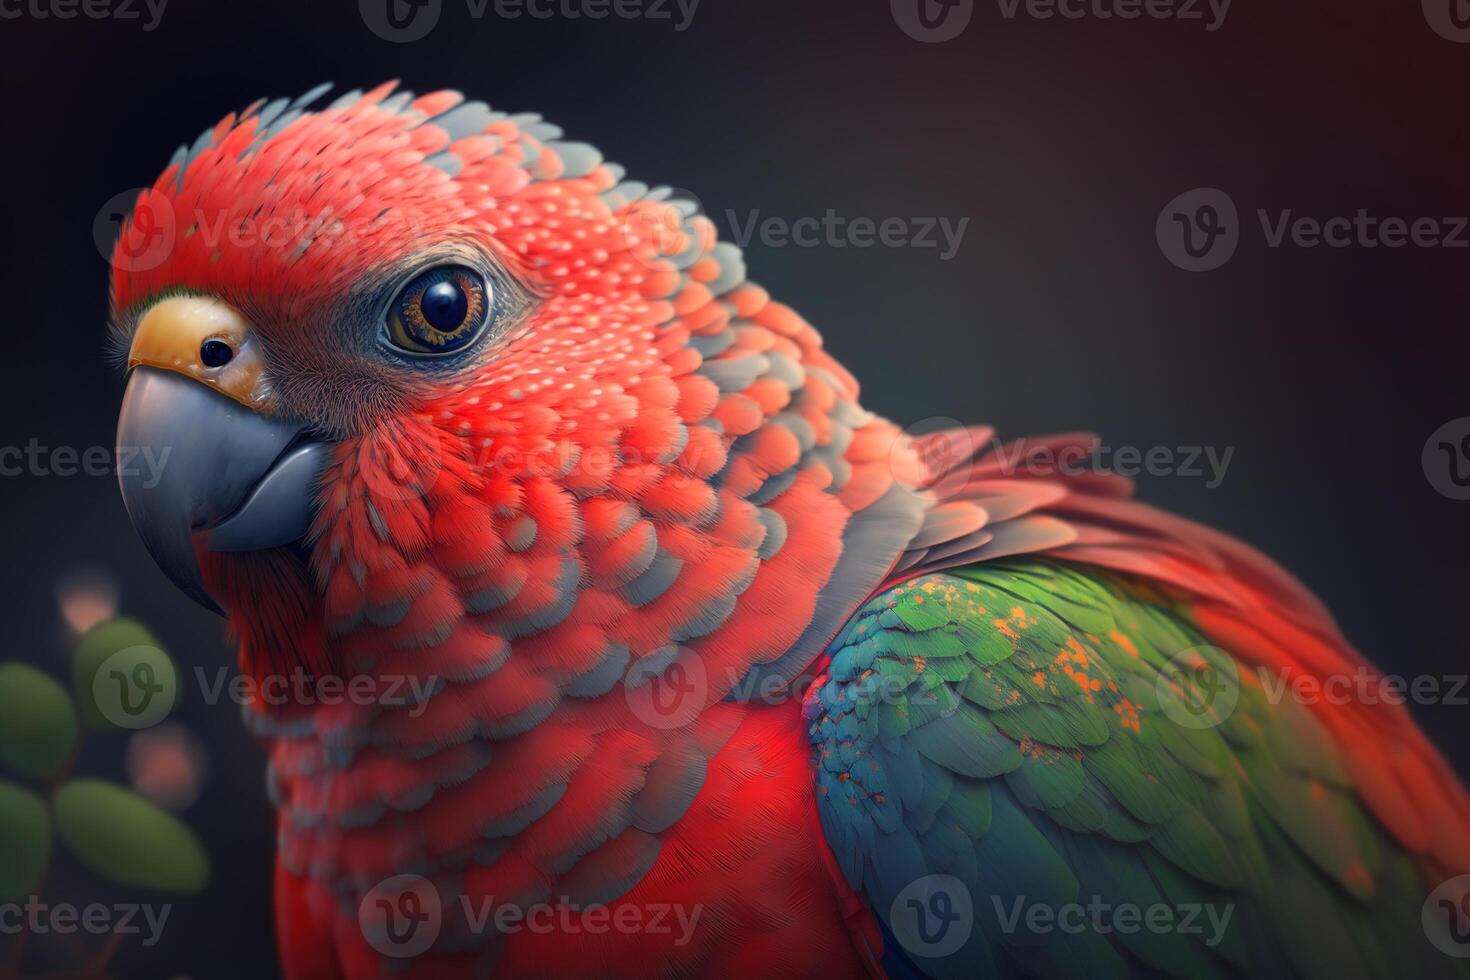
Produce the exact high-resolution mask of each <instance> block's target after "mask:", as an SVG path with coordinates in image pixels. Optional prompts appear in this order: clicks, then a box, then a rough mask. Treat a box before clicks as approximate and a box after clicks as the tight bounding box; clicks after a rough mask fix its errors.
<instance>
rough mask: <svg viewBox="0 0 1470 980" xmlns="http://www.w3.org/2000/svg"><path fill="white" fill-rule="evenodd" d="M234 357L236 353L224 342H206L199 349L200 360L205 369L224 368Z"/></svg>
mask: <svg viewBox="0 0 1470 980" xmlns="http://www.w3.org/2000/svg"><path fill="white" fill-rule="evenodd" d="M234 356H235V352H234V351H232V350H230V345H229V344H227V343H225V342H224V341H223V340H206V341H205V342H204V343H203V344H201V345H200V347H199V359H200V360H201V361H203V362H204V366H205V367H212V368H213V367H224V366H225V365H226V364H228V363H230V358H232V357H234Z"/></svg>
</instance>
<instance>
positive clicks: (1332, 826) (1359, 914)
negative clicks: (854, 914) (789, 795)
mask: <svg viewBox="0 0 1470 980" xmlns="http://www.w3.org/2000/svg"><path fill="white" fill-rule="evenodd" d="M829 652H830V654H831V662H830V666H829V668H828V671H827V674H826V675H825V676H824V677H823V678H822V679H821V681H820V682H819V684H818V685H817V686H816V687H815V688H814V689H813V691H812V692H811V693H810V695H809V696H808V700H807V717H808V719H809V720H810V723H811V728H810V737H811V740H812V743H813V746H814V749H815V753H816V755H815V769H816V773H817V777H816V781H817V793H818V800H819V812H820V813H821V817H822V821H823V825H824V828H825V830H826V834H827V838H828V841H829V842H830V843H831V845H832V848H833V852H834V854H835V855H836V857H837V860H838V863H839V865H840V866H841V867H842V868H843V870H844V872H845V874H846V875H847V877H848V879H849V881H850V883H851V884H852V885H853V886H854V887H855V888H857V889H858V890H859V891H861V892H862V893H863V894H864V895H865V897H866V898H867V900H868V901H869V902H870V904H871V907H872V909H873V911H874V913H875V914H876V916H877V917H878V919H879V920H880V922H881V923H882V924H883V927H884V931H885V935H886V939H887V949H886V950H885V955H884V965H885V967H886V968H887V969H888V970H889V972H890V973H891V974H892V975H894V976H922V975H928V976H935V977H971V976H976V975H985V976H1070V975H1082V974H1086V975H1088V976H1089V977H1093V976H1107V975H1114V976H1140V975H1142V976H1147V975H1162V976H1177V977H1190V978H1194V977H1226V976H1237V975H1243V974H1248V975H1251V976H1271V975H1281V976H1308V977H1317V976H1388V975H1390V974H1394V975H1397V974H1407V975H1411V976H1416V977H1417V976H1424V977H1429V976H1466V975H1470V960H1457V959H1452V958H1450V957H1448V956H1446V955H1445V954H1443V953H1441V952H1440V951H1439V950H1438V949H1436V948H1435V947H1434V946H1433V945H1432V944H1431V943H1430V941H1429V939H1428V938H1427V937H1426V935H1425V932H1424V930H1423V928H1422V926H1421V924H1420V909H1421V906H1422V905H1423V903H1424V901H1425V898H1426V897H1427V895H1428V893H1429V891H1430V889H1431V888H1432V887H1433V886H1434V884H1435V882H1433V881H1426V880H1425V879H1424V877H1423V875H1422V874H1421V871H1420V869H1419V868H1418V867H1417V866H1416V864H1415V862H1414V860H1413V859H1412V858H1411V857H1410V856H1409V855H1407V854H1405V853H1404V852H1403V850H1402V849H1401V848H1400V847H1399V846H1398V845H1397V844H1396V843H1395V841H1394V840H1393V839H1392V838H1391V836H1389V835H1388V834H1387V833H1386V832H1385V830H1384V829H1383V828H1382V827H1381V826H1380V825H1379V824H1378V823H1377V822H1376V821H1375V820H1374V819H1373V818H1372V817H1371V816H1370V815H1369V814H1368V812H1367V811H1366V810H1365V808H1364V807H1363V805H1362V804H1361V802H1360V801H1359V799H1358V798H1357V796H1356V795H1355V794H1354V791H1353V787H1352V784H1351V781H1350V779H1349V778H1348V776H1347V775H1346V773H1345V771H1344V767H1343V765H1342V760H1341V758H1340V752H1341V750H1340V749H1339V747H1338V746H1337V745H1336V744H1335V743H1334V742H1333V740H1332V738H1331V737H1330V735H1329V734H1328V732H1327V730H1326V729H1325V728H1324V727H1323V726H1322V725H1321V724H1320V723H1319V722H1318V721H1317V720H1316V719H1315V718H1314V717H1313V715H1312V713H1311V711H1310V710H1309V709H1307V708H1305V707H1303V706H1301V705H1299V704H1296V703H1294V702H1293V701H1291V700H1290V699H1289V698H1285V699H1279V700H1275V701H1273V700H1272V699H1271V698H1269V697H1268V692H1267V690H1266V689H1265V688H1264V687H1263V686H1262V685H1261V684H1260V683H1259V681H1258V680H1257V679H1255V678H1254V677H1252V676H1251V675H1250V674H1249V673H1247V672H1243V671H1240V670H1239V668H1238V667H1237V665H1236V663H1235V661H1234V660H1233V658H1232V657H1231V656H1230V654H1229V653H1228V652H1226V651H1223V650H1219V649H1217V648H1214V647H1211V646H1210V645H1209V643H1208V641H1207V640H1206V638H1205V637H1204V636H1203V635H1201V633H1200V632H1199V631H1197V630H1196V629H1195V628H1193V627H1192V626H1191V625H1190V614H1189V609H1188V608H1187V607H1186V606H1184V605H1181V604H1179V603H1178V602H1175V601H1173V600H1171V599H1169V598H1167V597H1165V596H1164V595H1162V594H1160V593H1158V592H1156V591H1153V590H1151V589H1149V588H1148V587H1146V586H1143V585H1140V584H1139V583H1137V582H1135V581H1133V580H1129V579H1125V578H1122V577H1119V576H1114V575H1112V574H1110V573H1106V572H1103V571H1100V570H1094V569H1090V568H1089V569H1083V568H1081V567H1075V566H1067V565H1064V564H1060V563H1055V562H1048V561H1045V560H1039V559H1026V560H1011V561H1003V562H987V563H983V564H978V565H973V566H969V567H965V568H961V569H957V570H954V571H951V572H948V573H944V574H933V575H926V576H923V577H920V578H917V579H913V580H910V581H908V582H905V583H903V584H901V585H898V586H896V587H894V588H892V589H890V590H888V591H886V592H884V593H883V594H881V595H879V596H877V597H875V598H874V599H873V600H871V601H870V602H869V603H867V604H866V605H865V606H864V607H863V608H862V609H861V610H860V611H859V612H858V613H857V615H855V616H854V617H853V618H852V620H851V621H850V622H849V623H848V624H847V626H846V627H845V628H844V630H843V632H842V634H841V635H840V636H839V637H838V639H837V640H836V641H835V642H834V643H833V645H832V647H831V648H830V650H829ZM1181 665H1183V666H1184V667H1185V669H1186V671H1189V670H1194V671H1196V674H1195V675H1194V676H1203V677H1214V678H1216V679H1217V681H1218V683H1223V684H1227V685H1228V684H1229V683H1230V682H1231V679H1232V678H1234V679H1235V682H1234V684H1233V695H1232V696H1227V695H1223V694H1222V695H1221V697H1220V702H1219V703H1210V704H1206V703H1204V702H1202V701H1199V700H1194V701H1191V700H1189V699H1188V695H1190V694H1192V693H1197V692H1192V691H1187V690H1184V689H1183V688H1184V687H1185V686H1188V685H1189V684H1190V683H1191V681H1190V680H1189V677H1190V676H1191V675H1189V674H1188V673H1186V674H1184V675H1180V674H1179V672H1178V668H1179V667H1180V666H1181ZM1200 671H1203V672H1204V673H1202V674H1201V673H1198V672H1200ZM1217 686H1218V684H1217ZM1226 702H1230V703H1226ZM1181 712H1184V713H1181ZM935 876H945V877H935ZM956 879H958V881H959V882H960V885H959V889H960V890H961V891H963V892H964V894H963V896H956V895H952V894H949V893H948V892H947V891H946V893H945V895H944V902H943V903H942V904H933V903H934V901H935V899H934V897H933V895H932V894H931V892H932V891H933V890H934V889H935V888H936V887H938V888H939V890H941V891H943V890H946V889H948V890H953V889H954V888H955V886H954V885H953V884H952V883H953V881H954V880H956ZM916 882H919V883H920V884H918V885H916V884H915V883H916ZM925 882H927V883H928V884H924V883H925ZM934 882H941V885H940V886H936V885H935V884H934ZM915 888H919V889H920V891H919V892H915V890H914V889H915ZM914 895H917V896H918V898H917V899H915V898H914V897H913V896H914ZM1089 903H1091V907H1092V908H1094V909H1101V910H1104V911H1099V912H1097V913H1096V914H1094V913H1091V912H1087V913H1086V917H1085V918H1083V919H1081V920H1079V919H1078V918H1077V916H1078V915H1079V914H1081V913H1080V912H1077V911H1070V910H1068V908H1069V907H1072V908H1075V907H1077V906H1080V907H1081V909H1082V911H1084V912H1085V911H1086V910H1087V909H1088V908H1089ZM1035 908H1040V909H1041V910H1042V911H1041V912H1039V913H1038V912H1033V911H1032V910H1033V909H1035ZM1125 908H1134V909H1137V910H1139V913H1140V914H1142V915H1147V914H1150V910H1155V911H1153V912H1152V914H1153V915H1154V916H1155V918H1154V919H1153V923H1154V924H1153V925H1149V924H1148V923H1147V922H1145V923H1143V924H1141V925H1140V926H1139V927H1138V928H1135V929H1127V928H1125V926H1126V925H1127V922H1126V921H1123V920H1115V919H1114V918H1113V916H1114V915H1116V914H1118V913H1120V912H1121V913H1122V914H1124V915H1131V914H1132V913H1128V912H1123V910H1124V909H1125ZM1191 910H1193V911H1191ZM1166 911H1167V912H1169V913H1170V914H1172V916H1173V918H1172V920H1171V924H1167V925H1164V924H1163V923H1165V915H1166ZM931 912H932V913H933V914H934V916H935V918H934V920H933V922H929V923H927V924H928V925H942V924H943V922H942V920H943V919H944V916H945V914H946V913H951V914H950V918H951V919H953V920H954V921H955V922H956V923H957V924H956V925H955V928H957V929H959V930H961V931H962V932H963V933H964V935H963V936H962V937H960V938H962V939H963V942H962V944H961V945H960V946H959V947H958V948H956V949H949V948H946V947H945V946H944V945H943V943H942V942H939V941H936V940H935V938H934V937H935V935H937V934H938V930H928V929H923V930H921V932H920V934H919V935H917V936H916V934H915V930H916V929H918V928H920V927H921V926H923V925H924V924H925V923H921V922H920V921H919V918H918V917H925V916H928V915H929V914H930V913H931ZM962 913H963V915H964V917H963V919H962V920H961V919H959V918H956V917H959V916H961V914H962ZM1028 914H1030V915H1040V916H1042V917H1041V918H1035V919H1028V918H1027V915H1028ZM1057 914H1065V915H1068V916H1071V918H1069V919H1068V921H1067V923H1066V925H1067V926H1068V928H1062V925H1061V924H1060V921H1059V920H1058V921H1057V922H1052V923H1051V924H1050V925H1049V926H1048V922H1051V920H1050V919H1049V918H1047V916H1055V915H1057ZM1191 915H1192V916H1193V918H1192V919H1191V921H1190V922H1189V923H1188V924H1187V925H1186V924H1184V923H1183V922H1182V921H1181V920H1182V918H1183V917H1185V916H1191ZM1079 921H1081V922H1082V923H1083V928H1080V929H1078V928H1076V926H1077V924H1078V922H1079ZM1110 922H1113V923H1114V926H1113V927H1108V923H1110ZM1098 923H1101V924H1103V926H1104V928H1098V927H1097V924H1098ZM946 938H948V937H946ZM949 941H950V942H951V945H953V941H952V940H949Z"/></svg>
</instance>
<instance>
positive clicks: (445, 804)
mask: <svg viewBox="0 0 1470 980" xmlns="http://www.w3.org/2000/svg"><path fill="white" fill-rule="evenodd" d="M332 92H333V89H332V87H331V86H327V85H324V86H319V87H318V88H316V89H313V90H312V91H310V92H308V93H306V94H305V95H303V96H301V97H300V98H296V99H278V100H275V101H266V100H261V101H259V102H257V103H255V104H253V105H251V106H250V107H248V108H246V109H245V110H243V111H241V112H239V113H237V114H230V115H227V116H225V117H224V118H223V119H222V120H221V121H220V122H218V123H217V124H216V125H214V126H212V127H211V128H209V129H207V130H205V131H204V132H203V133H202V134H201V135H200V136H199V137H198V138H197V139H196V140H195V141H194V142H192V143H191V144H188V145H186V146H184V147H181V148H180V149H179V150H178V152H177V153H176V154H175V155H174V157H173V158H172V160H171V161H170V162H169V163H168V165H167V167H166V168H165V169H164V170H163V172H162V173H161V175H159V176H158V178H157V179H156V181H155V182H154V183H152V184H151V185H149V186H147V187H145V188H144V189H142V190H141V192H140V193H139V195H138V198H137V200H136V202H135V203H134V204H133V205H132V208H131V210H130V212H129V214H128V216H127V217H126V218H125V219H124V220H122V221H120V222H119V228H118V234H117V240H116V244H115V245H114V247H113V251H112V253H111V260H110V273H109V277H110V289H109V295H110V334H111V338H112V344H113V346H114V348H115V350H116V352H117V354H118V357H119V358H120V361H121V363H120V370H121V371H122V373H123V375H124V377H125V390H124V393H123V395H122V401H121V407H120V410H119V416H118V426H117V440H118V444H119V446H120V447H121V446H127V447H152V448H153V449H154V450H155V451H160V452H161V451H163V450H164V449H167V451H168V452H169V456H168V457H167V459H168V463H167V465H166V467H164V469H163V471H162V473H161V475H160V476H159V477H158V478H157V479H156V480H144V479H142V478H141V477H139V476H137V475H134V474H128V473H122V474H120V476H119V483H120V489H121V493H122V498H123V502H124V505H125V508H126V511H127V514H128V517H129V519H130V521H131V523H132V524H133V526H134V527H135V528H136V531H137V533H138V535H139V537H140V538H141V540H142V542H143V544H144V545H145V546H146V548H147V550H148V552H149V553H150V555H151V556H152V558H153V560H154V561H155V563H156V564H157V565H158V566H159V568H160V569H161V570H162V571H163V572H164V573H165V574H166V575H167V576H168V578H169V579H171V580H172V582H173V583H175V584H176V585H177V587H178V589H179V590H180V591H182V592H183V593H184V594H185V595H186V596H188V597H189V598H192V599H193V600H195V601H197V602H198V603H200V604H202V605H204V606H205V607H206V608H208V609H210V610H212V611H214V612H216V613H218V614H220V615H221V616H222V617H223V618H224V620H225V621H226V623H227V631H228V634H229V636H230V639H231V643H232V644H233V645H234V646H236V647H237V649H238V669H239V672H240V676H241V678H242V679H243V680H245V681H247V682H251V686H250V691H251V692H252V693H251V696H250V697H248V698H245V699H244V702H245V703H244V704H243V706H242V709H241V713H242V715H243V717H244V719H245V724H246V725H247V726H248V728H249V730H250V732H251V733H252V735H253V736H254V737H255V738H257V739H258V740H259V742H260V744H261V746H262V748H263V754H264V756H265V763H266V765H265V768H266V774H265V784H266V790H267V792H268V795H269V798H270V800H271V802H272V804H273V807H274V812H275V830H276V849H275V850H276V857H275V867H274V870H273V872H272V874H273V896H274V897H273V902H274V906H275V908H274V917H275V922H276V929H275V932H276V935H275V937H274V939H275V943H276V946H277V951H278V956H279V959H280V964H281V969H282V972H283V974H284V975H285V976H286V977H289V978H358V977H384V976H393V977H405V978H418V977H515V976H538V977H577V976H616V977H669V978H694V977H723V976H767V977H810V976H820V977H873V978H879V977H889V978H919V977H933V978H959V977H987V978H988V977H996V978H1012V977H1073V976H1084V975H1085V976H1088V977H1163V976H1170V977H1185V978H1191V980H1193V978H1216V977H1220V978H1223V977H1233V976H1246V975H1249V976H1262V977H1318V976H1351V977H1358V976H1372V977H1387V976H1395V975H1399V974H1401V973H1407V974H1408V975H1413V976H1422V977H1430V976H1461V977H1463V976H1466V975H1470V974H1467V970H1466V969H1465V967H1466V965H1467V964H1470V960H1467V959H1464V958H1463V957H1464V955H1465V954H1466V953H1467V952H1470V946H1466V942H1467V941H1470V940H1467V938H1466V936H1465V932H1466V923H1467V922H1470V899H1467V897H1466V891H1467V889H1466V879H1463V878H1458V877H1456V876H1459V875H1463V874H1464V873H1465V872H1467V871H1470V796H1467V794H1466V790H1465V788H1464V785H1463V784H1462V783H1461V781H1460V780H1459V778H1458V776H1457V775H1456V773H1455V772H1454V770H1453V769H1452V768H1451V767H1450V765H1449V764H1448V763H1447V762H1446V760H1445V759H1444V758H1443V757H1442V756H1441V755H1440V754H1439V752H1438V751H1437V749H1436V748H1435V746H1433V745H1432V744H1431V743H1430V741H1429V739H1428V738H1427V737H1426V736H1425V735H1424V734H1423V733H1422V732H1421V731H1420V730H1419V728H1418V727H1416V725H1415V723H1414V721H1413V719H1412V718H1411V716H1410V714H1409V712H1408V711H1407V709H1406V708H1405V707H1404V706H1403V705H1402V703H1401V699H1400V703H1396V702H1395V701H1394V700H1393V699H1391V698H1380V697H1373V696H1357V697H1349V698H1336V699H1328V698H1316V699H1311V698H1304V697H1295V696H1291V695H1290V694H1286V695H1283V693H1282V690H1283V685H1285V686H1286V687H1288V688H1289V689H1290V690H1293V691H1294V690H1297V687H1296V685H1298V684H1299V683H1314V684H1318V685H1323V684H1329V683H1330V682H1332V681H1333V680H1334V679H1342V678H1348V677H1358V678H1367V679H1368V680H1367V683H1369V684H1370V685H1371V684H1374V683H1378V682H1379V681H1381V679H1382V677H1383V675H1382V674H1380V673H1379V672H1378V671H1377V670H1376V669H1375V668H1373V667H1372V665H1371V664H1370V662H1369V661H1368V660H1367V659H1366V658H1365V657H1364V656H1363V654H1361V653H1359V652H1358V651H1357V650H1356V649H1355V648H1354V647H1353V646H1352V645H1351V644H1350V643H1349V641H1348V640H1347V639H1346V638H1345V637H1344V635H1343V633H1342V632H1341V631H1340V629H1339V628H1338V626H1337V625H1336V624H1335V621H1334V619H1333V618H1332V616H1331V614H1330V613H1329V612H1328V611H1327V609H1325V608H1324V606H1323V604H1322V603H1321V601H1320V600H1318V599H1317V598H1316V597H1315V596H1314V595H1313V594H1312V593H1311V592H1310V591H1308V589H1307V588H1306V587H1305V586H1304V585H1302V584H1301V583H1300V582H1299V581H1298V580H1297V579H1295V578H1294V577H1292V575H1291V574H1290V573H1288V572H1287V571H1285V570H1284V569H1283V568H1282V567H1280V566H1279V565H1278V564H1276V563H1274V562H1273V561H1272V560H1271V559H1269V558H1267V557H1266V556H1265V555H1263V554H1262V553H1261V552H1259V551H1257V550H1255V549H1254V548H1253V547H1251V546H1249V545H1246V544H1244V543H1242V542H1240V541H1238V540H1235V539H1233V538H1231V537H1228V536H1226V535H1225V534H1222V533H1219V532H1217V531H1215V530H1212V529H1210V528H1208V527H1205V526H1203V525H1200V524H1197V523H1195V522H1193V521H1190V520H1187V519H1185V518H1182V517H1179V516H1174V515H1171V514H1168V513H1165V512H1163V511H1161V510H1158V509H1155V508H1153V507H1151V506H1149V505H1147V504H1145V503H1142V502H1140V501H1138V500H1137V499H1135V497H1134V492H1133V484H1132V482H1131V481H1130V480H1129V479H1126V478H1125V477H1123V476H1120V475H1118V474H1115V473H1112V472H1108V471H1107V470H1106V469H1104V468H1103V467H1101V466H1095V465H1091V464H1090V463H1089V464H1087V465H1079V466H1061V465H1049V464H1048V461H1051V463H1052V464H1055V463H1056V461H1058V460H1066V459H1076V460H1084V461H1085V460H1090V459H1091V458H1092V456H1091V454H1092V448H1093V447H1094V446H1096V445H1097V441H1096V439H1095V437H1093V436H1091V435H1088V434H1086V433H1067V434H1061V435H1055V436H1044V437H1037V438H1027V439H1018V440H1013V441H1011V442H1002V441H1001V440H999V439H998V438H997V436H996V434H995V433H994V432H993V431H992V430H991V429H990V428H988V427H984V426H978V425H977V426H974V427H966V426H958V427H950V428H946V429H943V430H942V431H936V432H929V433H920V432H916V431H913V428H914V427H910V428H909V429H904V428H902V427H900V426H899V425H897V424H896V423H894V422H892V421H890V420H889V419H887V418H885V417H884V416H881V415H878V414H875V413H873V412H870V411H869V410H867V409H866V408H864V407H863V406H862V404H861V402H860V398H859V386H858V382H857V380H856V379H855V378H854V377H853V375H852V374H851V373H849V372H848V370H847V369H845V368H844V367H843V365H842V363H841V362H840V361H839V360H838V359H837V358H836V357H834V355H833V354H832V353H830V352H829V351H828V349H827V347H825V346H824V341H823V338H822V336H821V335H820V334H819V333H818V331H817V330H816V329H815V328H814V327H813V326H812V325H811V324H810V323H808V322H807V320H806V319H804V318H803V317H802V316H801V315H800V314H798V313H797V312H796V311H795V310H794V309H792V308H791V307H789V306H787V305H784V304H783V303H781V302H780V301H778V300H777V299H775V298H773V297H772V296H771V295H770V294H769V293H768V292H767V291H766V290H764V289H762V288H761V287H760V286H759V285H757V284H756V283H755V282H754V281H752V280H751V279H749V278H748V277H747V270H746V265H745V262H744V259H743V257H742V252H741V250H740V249H739V248H737V247H736V246H735V245H733V244H731V243H730V242H728V241H723V240H721V238H720V236H719V233H718V232H717V230H716V227H715V225H714V223H713V221H712V220H711V219H710V218H709V217H708V216H707V215H706V214H705V213H703V211H702V209H701V208H700V206H699V205H698V202H697V201H693V200H689V199H688V196H686V195H681V194H680V193H679V192H676V191H674V190H672V189H671V188H669V187H662V186H656V185H649V184H646V183H642V182H639V181H637V180H635V179H632V178H629V177H628V176H627V174H626V171H625V170H624V169H623V168H622V167H620V166H618V165H617V164H615V163H612V162H609V161H607V160H606V159H605V158H604V157H603V155H602V153H601V152H600V151H599V150H598V149H596V148H594V147H593V146H591V145H589V144H586V143H580V142H575V141H572V140H569V139H567V138H565V136H564V134H563V132H562V131H561V129H559V128H558V127H557V126H555V125H553V124H551V123H549V122H547V121H545V120H544V119H543V118H542V117H541V116H540V115H537V114H530V113H525V114H516V113H507V112H502V111H497V110H492V109H491V108H490V107H489V105H488V104H486V103H484V102H479V101H473V100H470V99H467V98H466V97H465V96H464V95H462V94H461V93H459V92H457V91H448V90H446V91H436V92H433V93H431V94H427V95H415V94H413V93H411V92H408V91H406V90H402V89H400V87H399V85H398V83H397V82H389V83H386V84H383V85H381V86H379V87H377V88H373V89H369V90H353V91H348V92H346V93H345V94H340V96H333V95H332ZM894 356H895V358H896V359H897V358H901V357H902V356H903V355H902V354H901V353H898V352H895V355H894ZM908 367H909V369H910V370H911V371H913V372H914V373H915V374H914V376H915V377H922V374H921V372H922V370H923V365H922V364H921V363H913V364H910V365H909V366H908ZM288 678H296V679H305V683H302V684H296V685H289V684H287V683H286V681H285V680H284V679H288ZM283 691H289V693H287V694H285V695H283V693H282V692H283ZM1372 693H1373V691H1372V689H1370V690H1369V691H1368V695H1371V694H1372ZM1457 954H1458V955H1457ZM221 955H225V954H224V953H223V951H222V954H221Z"/></svg>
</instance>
